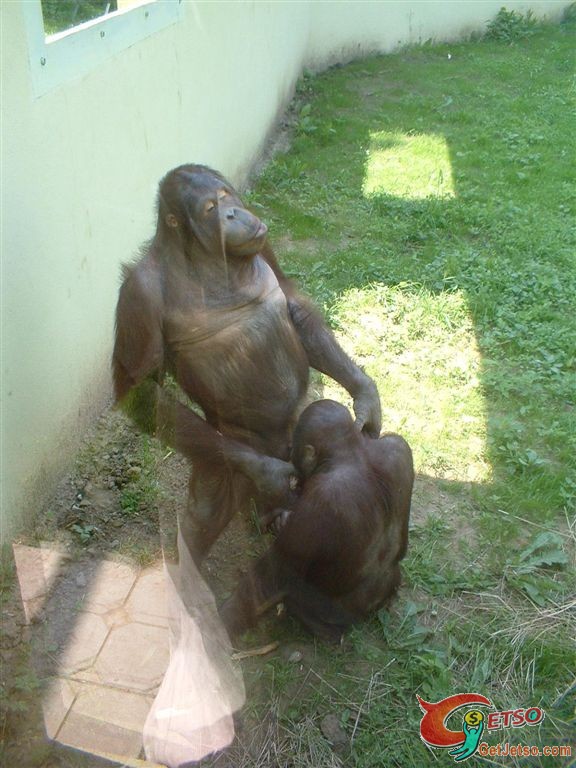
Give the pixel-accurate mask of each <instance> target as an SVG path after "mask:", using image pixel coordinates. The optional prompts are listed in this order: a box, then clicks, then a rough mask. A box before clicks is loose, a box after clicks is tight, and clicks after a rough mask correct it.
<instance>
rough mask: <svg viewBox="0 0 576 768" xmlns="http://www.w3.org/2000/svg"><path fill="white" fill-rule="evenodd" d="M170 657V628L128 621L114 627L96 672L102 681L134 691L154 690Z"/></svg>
mask: <svg viewBox="0 0 576 768" xmlns="http://www.w3.org/2000/svg"><path fill="white" fill-rule="evenodd" d="M169 660H170V652H169V645H168V630H167V629H165V628H164V627H153V626H148V625H145V624H138V623H133V624H126V625H125V626H123V627H116V628H114V629H112V630H111V632H110V635H109V637H108V639H107V640H106V643H105V645H104V647H103V648H102V651H101V653H100V655H99V656H98V658H97V660H96V663H95V664H94V671H95V672H96V673H97V675H98V676H99V680H100V681H101V682H102V683H106V684H108V685H113V686H120V687H122V688H128V689H130V690H134V691H141V692H146V691H154V690H155V689H156V688H158V686H159V685H160V683H161V682H162V678H163V677H164V673H165V671H166V668H167V666H168V662H169Z"/></svg>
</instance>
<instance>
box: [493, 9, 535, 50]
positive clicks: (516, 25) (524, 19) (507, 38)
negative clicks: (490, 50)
mask: <svg viewBox="0 0 576 768" xmlns="http://www.w3.org/2000/svg"><path fill="white" fill-rule="evenodd" d="M537 29H538V21H537V19H536V18H535V16H534V14H533V13H532V11H527V12H526V13H525V14H523V13H521V12H519V11H509V10H507V9H506V8H500V10H499V11H498V13H497V14H496V16H495V17H494V19H492V21H490V22H488V28H487V31H486V38H487V39H488V40H499V41H501V42H504V43H511V42H513V41H515V40H523V39H525V38H526V37H530V36H531V35H533V34H534V33H535V32H536V31H537Z"/></svg>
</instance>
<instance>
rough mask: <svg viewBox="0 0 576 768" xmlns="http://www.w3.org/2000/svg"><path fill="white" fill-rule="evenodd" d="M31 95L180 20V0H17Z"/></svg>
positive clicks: (43, 92) (60, 83)
mask: <svg viewBox="0 0 576 768" xmlns="http://www.w3.org/2000/svg"><path fill="white" fill-rule="evenodd" d="M20 2H21V4H22V12H23V15H24V18H25V22H26V30H27V36H28V52H29V57H30V70H31V75H32V87H33V92H34V96H36V97H38V96H43V95H44V94H45V93H47V92H48V91H51V90H52V89H54V88H57V87H58V86H60V85H63V84H64V83H66V82H68V81H70V80H73V79H74V78H77V77H82V76H83V75H86V74H88V73H89V72H91V71H93V70H94V69H97V67H98V66H99V65H100V64H102V63H103V62H104V61H105V60H106V59H108V58H110V57H111V56H114V55H115V54H117V53H119V52H120V51H122V50H123V49H125V48H128V47H129V46H131V45H133V44H134V43H137V42H138V41H140V40H143V39H145V38H146V37H148V36H149V35H151V34H154V33H155V32H158V31H159V30H161V29H164V28H165V27H167V26H169V25H170V24H174V23H176V22H177V21H179V20H180V18H181V15H182V12H183V3H182V1H181V0H20Z"/></svg>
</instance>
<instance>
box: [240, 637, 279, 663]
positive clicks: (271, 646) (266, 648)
mask: <svg viewBox="0 0 576 768" xmlns="http://www.w3.org/2000/svg"><path fill="white" fill-rule="evenodd" d="M279 645H280V643H279V642H278V641H275V642H274V643H268V645H263V646H262V647H261V648H252V649H251V650H249V651H236V653H233V654H232V658H233V659H234V661H240V660H241V659H249V658H251V657H252V656H266V654H267V653H272V651H275V650H276V648H278V647H279Z"/></svg>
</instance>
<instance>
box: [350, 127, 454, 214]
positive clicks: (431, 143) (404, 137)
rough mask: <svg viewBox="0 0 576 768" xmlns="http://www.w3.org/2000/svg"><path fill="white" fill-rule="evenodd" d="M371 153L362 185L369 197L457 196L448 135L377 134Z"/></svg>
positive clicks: (373, 139)
mask: <svg viewBox="0 0 576 768" xmlns="http://www.w3.org/2000/svg"><path fill="white" fill-rule="evenodd" d="M367 154H368V159H367V162H366V172H365V176H364V182H363V185H362V191H363V192H364V195H366V197H372V196H374V195H394V196H395V197H401V198H404V199H409V200H420V199H424V198H431V197H439V198H446V197H454V180H453V178H452V164H451V162H450V151H449V149H448V144H447V143H446V139H445V138H444V136H440V135H438V134H433V133H420V134H415V135H408V134H405V133H399V132H396V131H374V132H372V133H371V134H370V149H369V150H368V153H367Z"/></svg>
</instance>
